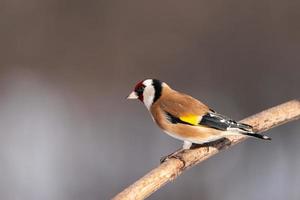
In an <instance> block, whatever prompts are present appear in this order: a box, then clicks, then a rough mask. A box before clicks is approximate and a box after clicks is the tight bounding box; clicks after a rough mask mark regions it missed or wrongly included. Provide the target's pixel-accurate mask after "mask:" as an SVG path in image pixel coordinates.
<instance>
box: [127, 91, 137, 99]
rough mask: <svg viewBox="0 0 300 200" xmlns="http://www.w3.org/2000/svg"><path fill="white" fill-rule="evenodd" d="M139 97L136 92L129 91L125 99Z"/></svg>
mask: <svg viewBox="0 0 300 200" xmlns="http://www.w3.org/2000/svg"><path fill="white" fill-rule="evenodd" d="M137 98H139V97H138V96H137V95H136V93H135V92H134V91H133V92H131V93H130V95H128V97H127V99H137Z"/></svg>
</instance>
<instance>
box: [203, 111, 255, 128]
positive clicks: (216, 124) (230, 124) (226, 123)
mask: <svg viewBox="0 0 300 200" xmlns="http://www.w3.org/2000/svg"><path fill="white" fill-rule="evenodd" d="M199 125H202V126H207V127H210V128H214V129H218V130H221V131H227V130H236V131H239V132H246V133H253V128H252V126H250V125H248V124H243V123H237V122H236V121H234V120H232V119H230V118H228V117H226V116H223V115H220V114H218V113H216V112H209V113H207V114H206V115H204V116H203V117H202V119H201V121H200V122H199Z"/></svg>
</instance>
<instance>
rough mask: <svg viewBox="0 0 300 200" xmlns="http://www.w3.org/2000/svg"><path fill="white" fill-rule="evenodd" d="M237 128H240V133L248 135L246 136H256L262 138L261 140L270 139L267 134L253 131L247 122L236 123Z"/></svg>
mask: <svg viewBox="0 0 300 200" xmlns="http://www.w3.org/2000/svg"><path fill="white" fill-rule="evenodd" d="M237 128H238V129H240V130H242V131H241V133H242V134H244V135H248V136H251V137H256V138H259V139H263V140H271V139H272V138H270V137H268V136H265V135H261V134H258V133H255V132H254V131H253V127H252V126H250V125H248V124H243V123H237Z"/></svg>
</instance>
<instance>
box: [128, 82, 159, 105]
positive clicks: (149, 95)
mask: <svg viewBox="0 0 300 200" xmlns="http://www.w3.org/2000/svg"><path fill="white" fill-rule="evenodd" d="M162 85H163V82H161V81H159V80H157V79H146V80H143V81H140V82H139V83H137V84H136V86H135V87H134V90H133V91H132V92H131V93H130V94H129V96H128V97H127V99H139V100H140V101H141V102H143V103H144V104H145V106H146V107H147V108H148V109H150V107H151V106H152V104H153V103H154V102H155V101H157V100H158V99H159V97H160V96H161V93H162V88H163V86H162Z"/></svg>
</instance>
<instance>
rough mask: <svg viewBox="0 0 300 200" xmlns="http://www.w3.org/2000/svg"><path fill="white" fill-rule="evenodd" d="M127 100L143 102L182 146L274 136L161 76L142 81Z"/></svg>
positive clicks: (184, 147)
mask: <svg viewBox="0 0 300 200" xmlns="http://www.w3.org/2000/svg"><path fill="white" fill-rule="evenodd" d="M127 99H139V100H140V101H141V102H143V103H144V104H145V106H146V107H147V109H148V110H149V111H150V113H151V116H152V118H153V120H154V121H155V122H156V124H157V125H158V126H159V127H160V128H161V129H162V130H163V131H164V132H165V133H167V134H168V135H170V136H172V137H174V138H176V139H179V140H182V141H183V142H184V143H183V148H182V149H190V148H191V146H192V144H204V143H209V142H213V141H216V140H219V139H221V138H224V137H226V136H228V135H238V134H242V135H247V136H252V137H256V138H260V139H264V140H270V139H271V138H269V137H268V136H265V135H260V134H257V133H255V132H254V131H253V128H252V126H250V125H248V124H244V123H238V122H236V121H234V120H232V119H230V118H228V117H225V116H223V115H221V114H219V113H217V112H215V111H214V110H212V109H210V108H209V107H208V106H207V105H205V104H203V103H201V102H200V101H198V100H197V99H195V98H193V97H191V96H189V95H186V94H183V93H180V92H178V91H176V90H173V89H172V88H171V87H170V86H168V85H167V84H166V83H164V82H161V81H159V80H157V79H146V80H144V81H141V82H139V83H138V84H137V85H136V86H135V88H134V91H133V92H131V93H130V94H129V96H128V97H127Z"/></svg>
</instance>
